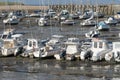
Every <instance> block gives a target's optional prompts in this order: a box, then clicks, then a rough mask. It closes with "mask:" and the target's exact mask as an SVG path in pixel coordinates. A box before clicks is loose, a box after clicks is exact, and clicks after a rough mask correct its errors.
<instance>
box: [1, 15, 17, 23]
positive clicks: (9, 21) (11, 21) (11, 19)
mask: <svg viewBox="0 0 120 80" xmlns="http://www.w3.org/2000/svg"><path fill="white" fill-rule="evenodd" d="M3 23H4V24H11V25H15V24H18V23H19V19H17V17H16V16H12V17H10V18H7V19H4V20H3Z"/></svg>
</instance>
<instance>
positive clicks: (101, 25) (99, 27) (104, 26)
mask: <svg viewBox="0 0 120 80" xmlns="http://www.w3.org/2000/svg"><path fill="white" fill-rule="evenodd" d="M95 27H96V29H97V30H99V31H108V30H110V26H109V25H108V24H106V23H105V22H104V21H100V22H99V23H98V24H97V26H95Z"/></svg>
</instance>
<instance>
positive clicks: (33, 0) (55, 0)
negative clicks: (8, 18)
mask: <svg viewBox="0 0 120 80" xmlns="http://www.w3.org/2000/svg"><path fill="white" fill-rule="evenodd" d="M0 1H6V2H7V1H11V2H22V3H24V4H27V5H29V4H30V5H49V4H66V3H75V4H81V3H82V4H96V3H97V1H98V4H120V0H0Z"/></svg>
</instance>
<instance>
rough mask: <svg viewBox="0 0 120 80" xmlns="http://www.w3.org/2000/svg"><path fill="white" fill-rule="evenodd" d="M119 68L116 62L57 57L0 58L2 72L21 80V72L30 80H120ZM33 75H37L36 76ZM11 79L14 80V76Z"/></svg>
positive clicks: (0, 71)
mask: <svg viewBox="0 0 120 80" xmlns="http://www.w3.org/2000/svg"><path fill="white" fill-rule="evenodd" d="M119 69H120V64H116V63H105V62H99V63H95V62H87V61H86V62H82V61H72V62H71V61H56V60H55V59H50V60H49V59H45V60H39V59H28V58H19V57H17V58H15V57H8V58H0V74H3V73H4V74H5V75H6V74H10V75H11V76H13V74H14V76H13V77H14V78H15V79H18V80H21V78H20V77H15V76H18V75H19V74H21V75H22V79H23V80H25V79H26V80H29V79H27V77H29V78H31V79H30V80H32V79H34V80H37V79H41V78H43V79H42V80H45V79H46V80H53V79H54V80H61V79H64V80H90V79H95V78H96V79H97V80H101V79H103V80H106V79H109V80H112V79H113V78H118V80H119V79H120V70H119ZM23 74H25V75H23ZM27 74H29V76H28V75H27ZM10 75H9V76H8V75H6V76H4V75H1V76H0V78H1V79H4V80H7V79H5V78H7V77H10ZM21 75H20V76H21ZM26 75H27V77H26ZM31 75H32V76H31ZM33 75H34V76H35V75H36V78H35V77H34V76H33ZM45 75H46V76H45ZM40 76H41V77H40ZM10 80H13V78H12V79H10Z"/></svg>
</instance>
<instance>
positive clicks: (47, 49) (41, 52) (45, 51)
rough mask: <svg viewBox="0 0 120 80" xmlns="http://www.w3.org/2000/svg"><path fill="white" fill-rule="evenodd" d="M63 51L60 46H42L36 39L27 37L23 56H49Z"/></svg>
mask: <svg viewBox="0 0 120 80" xmlns="http://www.w3.org/2000/svg"><path fill="white" fill-rule="evenodd" d="M60 52H61V49H60V48H58V47H55V46H54V47H53V46H50V45H46V46H43V47H41V46H40V44H39V43H38V40H36V39H27V45H25V46H24V52H23V53H22V54H21V56H22V57H30V58H47V57H52V56H54V55H55V54H58V53H60Z"/></svg>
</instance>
